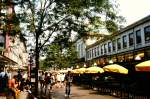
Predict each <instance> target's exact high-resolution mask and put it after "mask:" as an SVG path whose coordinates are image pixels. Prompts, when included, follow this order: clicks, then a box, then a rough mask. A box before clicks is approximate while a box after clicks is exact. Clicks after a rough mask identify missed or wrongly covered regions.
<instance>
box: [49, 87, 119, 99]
mask: <svg viewBox="0 0 150 99" xmlns="http://www.w3.org/2000/svg"><path fill="white" fill-rule="evenodd" d="M64 90H65V89H64V88H54V91H53V93H51V99H66V98H65V96H64ZM69 99H119V98H116V97H112V96H108V95H100V94H98V93H97V91H94V90H91V89H84V88H83V87H79V86H75V85H73V86H72V87H71V95H70V98H69Z"/></svg>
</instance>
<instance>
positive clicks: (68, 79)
mask: <svg viewBox="0 0 150 99" xmlns="http://www.w3.org/2000/svg"><path fill="white" fill-rule="evenodd" d="M72 80H73V78H72V76H71V72H70V71H68V73H67V75H66V76H65V85H66V88H65V97H69V95H70V91H71V89H70V87H71V82H72Z"/></svg>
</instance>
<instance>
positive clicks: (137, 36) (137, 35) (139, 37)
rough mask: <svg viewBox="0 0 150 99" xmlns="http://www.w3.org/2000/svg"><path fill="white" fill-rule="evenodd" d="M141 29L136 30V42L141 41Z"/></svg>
mask: <svg viewBox="0 0 150 99" xmlns="http://www.w3.org/2000/svg"><path fill="white" fill-rule="evenodd" d="M141 41H142V40H141V30H137V31H136V44H140V43H141Z"/></svg>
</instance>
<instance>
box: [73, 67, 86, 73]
mask: <svg viewBox="0 0 150 99" xmlns="http://www.w3.org/2000/svg"><path fill="white" fill-rule="evenodd" d="M85 70H86V68H79V69H74V70H73V71H72V72H73V73H78V74H83V73H84V72H85Z"/></svg>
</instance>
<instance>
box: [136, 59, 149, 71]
mask: <svg viewBox="0 0 150 99" xmlns="http://www.w3.org/2000/svg"><path fill="white" fill-rule="evenodd" d="M135 70H136V71H150V60H148V61H144V62H141V63H139V64H137V65H136V66H135Z"/></svg>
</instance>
